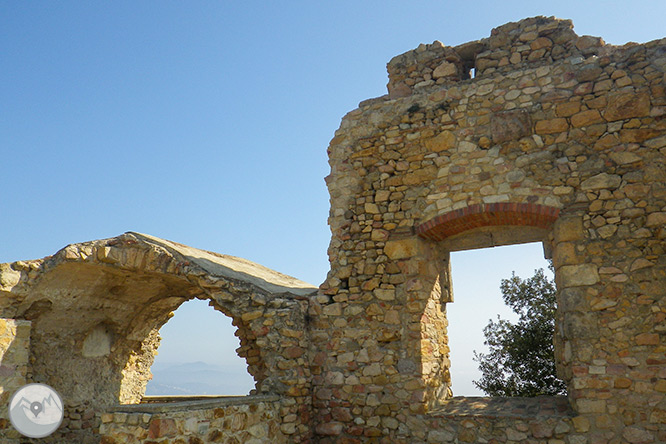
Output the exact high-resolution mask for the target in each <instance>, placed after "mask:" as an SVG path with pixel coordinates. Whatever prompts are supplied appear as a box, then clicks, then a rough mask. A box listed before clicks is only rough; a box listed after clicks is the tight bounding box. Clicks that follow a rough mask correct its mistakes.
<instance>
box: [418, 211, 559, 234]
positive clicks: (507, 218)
mask: <svg viewBox="0 0 666 444" xmlns="http://www.w3.org/2000/svg"><path fill="white" fill-rule="evenodd" d="M559 212H560V210H559V208H555V207H550V206H546V205H539V204H534V203H508V202H506V203H505V202H502V203H491V204H475V205H470V206H467V207H464V208H460V209H457V210H452V211H449V212H446V213H444V214H441V215H439V216H435V217H434V218H432V219H430V220H428V221H426V222H424V223H422V224H420V225H418V226H417V227H416V233H417V234H418V235H419V236H421V237H423V238H425V239H430V240H435V241H442V240H444V239H447V238H450V237H452V236H455V235H458V234H461V233H464V232H465V231H468V230H473V229H476V228H483V227H492V226H505V225H507V226H524V227H535V228H543V229H549V228H550V227H551V226H552V225H553V223H554V222H555V221H556V220H557V217H558V215H559Z"/></svg>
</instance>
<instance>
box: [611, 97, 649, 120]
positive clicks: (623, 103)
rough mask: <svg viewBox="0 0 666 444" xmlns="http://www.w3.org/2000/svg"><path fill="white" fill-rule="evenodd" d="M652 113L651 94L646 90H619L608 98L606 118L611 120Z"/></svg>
mask: <svg viewBox="0 0 666 444" xmlns="http://www.w3.org/2000/svg"><path fill="white" fill-rule="evenodd" d="M649 114H650V96H649V95H648V94H647V93H645V92H639V93H634V92H633V91H632V92H618V93H616V94H611V95H610V96H609V98H608V106H606V110H605V111H604V119H606V120H607V121H609V122H612V121H615V120H622V119H629V118H632V117H643V116H647V115H649Z"/></svg>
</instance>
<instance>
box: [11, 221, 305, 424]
mask: <svg viewBox="0 0 666 444" xmlns="http://www.w3.org/2000/svg"><path fill="white" fill-rule="evenodd" d="M3 271H11V273H12V276H13V277H15V278H16V279H14V281H15V285H14V286H13V287H12V288H11V291H10V292H9V293H8V294H7V296H8V298H11V299H12V301H11V302H12V304H11V306H10V307H9V309H10V310H12V311H11V312H10V313H7V312H5V313H3V316H4V317H8V318H9V317H11V318H14V319H25V320H26V321H27V322H29V324H30V331H31V336H30V345H29V366H28V373H27V376H28V378H29V380H31V381H34V382H43V383H46V384H49V385H51V386H53V387H54V388H55V389H56V390H57V391H58V392H59V393H60V394H61V395H62V397H63V399H64V401H65V404H66V408H67V411H68V414H71V415H73V416H74V417H81V416H85V414H86V412H87V411H88V410H89V409H91V408H92V409H99V408H103V407H104V406H109V405H113V404H117V403H119V402H120V403H138V402H140V401H141V398H142V396H143V393H144V391H145V386H146V383H147V381H148V379H149V378H150V366H151V365H152V363H153V359H154V354H155V351H156V350H157V347H158V345H159V339H158V330H159V328H160V327H161V326H162V325H163V324H164V323H165V322H166V321H167V320H168V318H169V316H170V313H171V312H172V311H174V310H175V309H176V308H178V306H180V305H181V304H182V303H183V302H185V301H187V300H190V299H193V298H199V299H207V300H209V301H210V303H211V305H212V306H213V308H215V309H216V310H219V311H221V312H222V313H224V314H225V315H227V316H229V317H230V318H231V319H232V322H233V324H234V325H235V327H236V328H237V329H238V330H237V336H238V337H239V338H240V341H241V347H240V349H239V350H238V353H239V355H240V356H241V357H242V358H244V359H245V360H246V362H247V366H248V372H249V373H250V374H251V375H252V376H253V377H254V379H255V382H256V389H255V392H256V393H257V394H278V395H283V396H288V397H295V398H296V399H299V400H300V401H299V403H298V405H297V407H296V408H297V409H300V408H303V407H304V406H306V405H307V402H306V401H305V399H306V398H305V396H307V388H306V386H307V380H304V379H303V375H304V372H307V370H308V369H307V365H306V363H307V361H306V360H305V353H306V349H307V343H306V341H307V337H306V334H305V322H306V311H307V308H306V307H307V299H308V298H307V295H309V294H310V293H312V292H313V291H316V289H315V288H313V287H311V286H309V285H308V284H306V283H304V282H301V281H298V280H297V279H294V278H291V277H289V276H286V275H282V274H280V273H277V272H275V271H273V270H269V269H267V268H265V267H262V266H260V265H258V264H255V263H252V262H250V261H247V260H244V259H240V258H236V257H232V256H225V255H220V254H215V253H211V252H207V251H203V250H198V249H194V248H190V247H187V246H185V245H181V244H177V243H173V242H169V241H166V240H162V239H158V238H155V237H152V236H148V235H143V234H138V233H126V234H123V235H121V236H118V237H115V238H111V239H104V240H99V241H93V242H87V243H80V244H73V245H69V246H67V247H65V248H64V249H62V250H60V251H59V252H57V253H56V254H55V255H54V256H52V257H49V258H46V259H43V260H38V261H31V262H19V263H14V264H11V270H3ZM7 275H8V274H5V281H6V280H7V279H6V276H7ZM79 422H80V421H79ZM88 427H89V426H88ZM84 428H85V427H84Z"/></svg>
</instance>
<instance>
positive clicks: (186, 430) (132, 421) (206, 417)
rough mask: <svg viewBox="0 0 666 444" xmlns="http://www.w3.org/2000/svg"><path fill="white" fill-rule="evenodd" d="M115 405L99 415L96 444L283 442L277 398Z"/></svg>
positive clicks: (244, 443) (262, 397)
mask: <svg viewBox="0 0 666 444" xmlns="http://www.w3.org/2000/svg"><path fill="white" fill-rule="evenodd" d="M169 404H170V403H165V404H155V405H151V404H146V405H141V406H129V407H127V406H126V407H124V408H123V407H118V408H116V409H115V411H113V412H106V413H103V414H102V415H101V422H102V425H101V427H100V435H101V441H100V443H101V444H121V443H122V444H125V443H131V444H144V443H145V444H148V443H155V442H168V443H174V444H204V443H227V444H261V443H269V442H270V443H274V444H284V443H287V442H289V441H287V438H286V435H285V434H283V432H282V430H281V420H280V414H281V412H280V402H279V398H278V397H277V396H272V397H271V396H253V397H250V398H242V397H238V398H227V399H222V400H213V399H210V400H204V401H190V402H182V403H178V404H180V405H178V406H173V405H171V406H170V405H169Z"/></svg>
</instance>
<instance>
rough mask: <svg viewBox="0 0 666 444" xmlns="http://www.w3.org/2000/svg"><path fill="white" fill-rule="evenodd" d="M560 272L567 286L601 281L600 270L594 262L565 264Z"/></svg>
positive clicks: (592, 283)
mask: <svg viewBox="0 0 666 444" xmlns="http://www.w3.org/2000/svg"><path fill="white" fill-rule="evenodd" d="M558 272H559V275H560V276H561V279H562V283H563V285H564V286H566V287H578V286H581V285H594V284H596V283H597V282H599V272H598V270H597V267H595V266H594V265H592V264H581V265H565V266H563V267H561V268H560V269H559V270H558Z"/></svg>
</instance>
